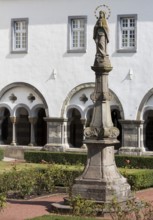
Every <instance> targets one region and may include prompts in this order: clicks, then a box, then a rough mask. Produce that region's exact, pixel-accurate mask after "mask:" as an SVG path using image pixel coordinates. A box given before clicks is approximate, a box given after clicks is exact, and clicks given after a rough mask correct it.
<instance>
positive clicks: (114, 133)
mask: <svg viewBox="0 0 153 220" xmlns="http://www.w3.org/2000/svg"><path fill="white" fill-rule="evenodd" d="M84 135H85V137H86V138H87V139H98V140H101V139H103V138H117V137H118V135H119V129H118V128H116V127H110V128H97V127H87V128H85V130H84Z"/></svg>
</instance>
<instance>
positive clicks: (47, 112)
mask: <svg viewBox="0 0 153 220" xmlns="http://www.w3.org/2000/svg"><path fill="white" fill-rule="evenodd" d="M16 87H21V88H23V87H27V88H30V89H31V90H33V91H34V92H35V93H36V94H37V95H38V96H39V97H40V99H41V100H42V102H43V105H44V108H45V111H46V115H47V116H49V111H48V105H47V102H46V100H45V98H44V96H43V95H42V93H41V92H40V91H39V90H38V89H37V88H36V87H34V86H33V85H31V84H29V83H25V82H15V83H11V84H9V85H7V86H5V87H4V88H3V89H2V90H1V91H0V99H1V98H2V97H3V96H4V95H5V93H6V92H7V91H9V90H11V89H13V88H16Z"/></svg>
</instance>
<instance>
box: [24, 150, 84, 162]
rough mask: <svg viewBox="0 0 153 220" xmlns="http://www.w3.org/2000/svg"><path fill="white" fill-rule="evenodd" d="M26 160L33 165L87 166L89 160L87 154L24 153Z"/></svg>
mask: <svg viewBox="0 0 153 220" xmlns="http://www.w3.org/2000/svg"><path fill="white" fill-rule="evenodd" d="M24 159H25V160H26V161H27V162H32V163H41V162H45V161H46V162H48V163H57V164H79V163H81V164H85V163H86V160H87V155H86V154H81V153H75V154H74V153H65V152H60V153H57V152H56V153H55V152H48V151H26V152H24Z"/></svg>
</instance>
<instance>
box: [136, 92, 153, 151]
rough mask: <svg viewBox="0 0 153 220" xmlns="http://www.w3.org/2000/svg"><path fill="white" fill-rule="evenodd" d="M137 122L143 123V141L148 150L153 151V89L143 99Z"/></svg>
mask: <svg viewBox="0 0 153 220" xmlns="http://www.w3.org/2000/svg"><path fill="white" fill-rule="evenodd" d="M137 120H140V121H142V123H143V126H142V140H143V145H144V147H145V148H146V149H147V150H151V151H153V148H152V146H153V132H152V130H153V88H152V89H150V90H149V91H148V92H147V93H146V94H145V95H144V97H143V99H142V101H141V103H140V105H139V108H138V111H137Z"/></svg>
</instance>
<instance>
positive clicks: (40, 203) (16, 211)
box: [0, 188, 153, 220]
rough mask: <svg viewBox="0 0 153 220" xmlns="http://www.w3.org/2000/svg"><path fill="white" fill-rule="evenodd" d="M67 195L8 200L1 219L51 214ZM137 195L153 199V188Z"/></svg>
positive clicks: (0, 214) (145, 198)
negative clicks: (53, 204)
mask: <svg viewBox="0 0 153 220" xmlns="http://www.w3.org/2000/svg"><path fill="white" fill-rule="evenodd" d="M65 196H66V194H54V195H50V196H46V197H40V198H35V199H30V200H8V202H7V207H6V208H5V209H4V211H2V212H1V213H0V220H25V219H28V218H33V217H37V216H42V215H49V214H50V211H51V203H52V202H59V201H63V197H65ZM136 197H137V198H139V199H141V200H144V201H153V188H150V189H146V190H142V191H139V192H136ZM100 219H103V218H100Z"/></svg>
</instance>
